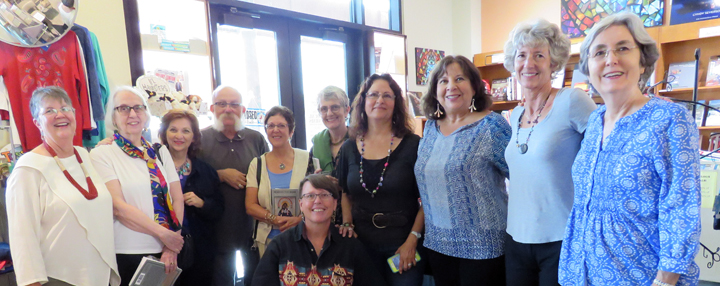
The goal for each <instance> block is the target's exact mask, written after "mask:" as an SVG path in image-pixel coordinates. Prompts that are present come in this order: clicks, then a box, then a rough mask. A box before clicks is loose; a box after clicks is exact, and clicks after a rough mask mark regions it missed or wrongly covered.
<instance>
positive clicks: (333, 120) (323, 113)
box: [318, 99, 350, 129]
mask: <svg viewBox="0 0 720 286" xmlns="http://www.w3.org/2000/svg"><path fill="white" fill-rule="evenodd" d="M349 110H350V108H348V107H343V105H342V102H340V100H337V99H330V100H322V101H320V106H319V107H318V112H319V113H320V117H321V118H322V121H323V124H325V127H327V128H328V129H335V128H338V127H340V126H341V125H345V119H346V118H347V115H348V112H349Z"/></svg>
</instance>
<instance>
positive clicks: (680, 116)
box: [559, 12, 700, 286]
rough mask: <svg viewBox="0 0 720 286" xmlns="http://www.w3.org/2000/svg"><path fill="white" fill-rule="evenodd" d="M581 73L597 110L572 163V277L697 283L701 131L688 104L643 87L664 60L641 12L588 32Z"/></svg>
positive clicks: (658, 284) (572, 281)
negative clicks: (595, 95)
mask: <svg viewBox="0 0 720 286" xmlns="http://www.w3.org/2000/svg"><path fill="white" fill-rule="evenodd" d="M580 55H581V58H580V60H581V63H580V66H581V67H582V68H581V70H580V71H581V72H583V73H585V74H586V75H588V79H589V80H590V83H591V84H592V85H593V87H595V89H596V90H597V91H598V92H599V93H600V96H601V97H602V98H603V100H604V101H605V106H602V107H600V108H598V109H597V110H595V111H594V112H593V113H592V115H591V116H590V118H589V119H588V123H587V130H586V132H585V138H584V140H583V142H582V146H581V148H580V151H579V152H578V154H577V157H576V159H575V163H574V165H573V169H572V176H573V182H574V186H575V199H574V204H573V208H572V212H571V214H570V218H569V220H568V224H567V228H566V234H565V240H564V241H563V245H562V252H561V255H560V272H559V281H560V283H561V284H562V285H654V286H668V285H697V284H698V276H699V273H700V271H699V268H698V266H697V264H695V261H694V260H695V254H696V252H697V249H698V239H699V237H700V217H699V213H700V176H699V173H700V171H699V158H698V156H699V155H698V149H699V146H698V141H699V140H698V130H697V127H696V126H695V120H693V118H692V117H691V116H690V114H689V112H688V110H687V109H685V108H684V107H682V106H680V105H677V104H674V103H671V102H667V101H665V100H661V99H658V98H647V97H646V96H644V95H643V94H642V91H641V89H640V87H641V86H642V83H643V82H644V81H645V80H647V78H648V77H649V75H650V74H651V73H652V70H653V65H654V64H655V60H657V58H658V53H657V48H656V46H655V43H654V41H652V39H651V38H650V36H649V35H648V33H647V32H646V31H645V29H644V28H643V23H642V21H641V20H640V18H639V17H638V16H636V15H635V14H632V13H629V12H623V13H618V14H614V15H611V16H608V17H607V18H605V19H603V20H602V21H600V22H599V23H598V24H596V25H595V26H594V27H593V28H592V29H591V30H590V32H589V33H588V36H587V37H586V38H585V41H584V42H583V44H582V48H581V50H580Z"/></svg>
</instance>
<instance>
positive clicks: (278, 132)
mask: <svg viewBox="0 0 720 286" xmlns="http://www.w3.org/2000/svg"><path fill="white" fill-rule="evenodd" d="M265 132H266V133H267V136H268V141H270V144H272V146H273V148H277V147H280V146H282V145H284V144H290V137H291V136H292V135H293V132H292V131H291V130H290V127H289V126H288V122H287V120H285V117H283V116H282V115H280V114H276V115H273V116H271V117H269V118H268V119H267V123H266V124H265Z"/></svg>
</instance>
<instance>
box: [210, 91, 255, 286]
mask: <svg viewBox="0 0 720 286" xmlns="http://www.w3.org/2000/svg"><path fill="white" fill-rule="evenodd" d="M212 103H213V105H212V106H210V110H211V111H212V112H213V115H214V116H215V122H214V125H213V126H212V127H208V128H206V129H203V130H202V132H201V133H202V141H201V146H202V152H201V154H200V159H202V160H204V161H205V162H207V163H208V164H210V166H212V167H213V168H215V170H217V172H218V176H219V177H220V181H222V185H221V186H220V192H221V193H222V195H223V197H224V199H225V203H224V205H225V211H224V212H223V215H222V217H221V218H220V220H219V221H218V223H217V225H216V227H215V229H216V234H217V235H216V237H217V250H218V253H217V256H216V259H215V265H214V266H213V267H214V268H215V270H214V272H215V273H214V275H213V283H212V285H218V286H231V285H233V280H234V273H235V252H236V251H237V250H241V251H242V252H243V253H244V255H243V257H244V258H246V257H247V256H248V255H247V254H246V253H247V251H248V250H249V243H250V240H251V236H252V232H253V219H252V217H250V216H249V215H248V214H247V212H246V211H245V183H246V181H245V174H247V170H248V166H249V165H250V161H252V159H253V158H255V157H257V156H260V155H262V154H263V153H265V152H267V151H268V146H267V143H266V142H265V139H264V137H263V136H262V134H260V132H257V131H255V130H251V129H247V128H244V126H243V124H242V120H241V118H242V115H243V114H244V113H245V110H246V109H245V107H244V106H243V105H242V97H241V96H240V93H239V92H238V91H237V90H236V89H234V88H232V87H227V86H220V87H218V88H217V89H215V91H214V92H213V97H212ZM244 265H246V266H247V265H248V262H245V263H244ZM248 268H250V269H252V268H253V267H245V269H248ZM247 272H249V271H247ZM251 275H252V273H245V277H246V278H249V277H250V276H251Z"/></svg>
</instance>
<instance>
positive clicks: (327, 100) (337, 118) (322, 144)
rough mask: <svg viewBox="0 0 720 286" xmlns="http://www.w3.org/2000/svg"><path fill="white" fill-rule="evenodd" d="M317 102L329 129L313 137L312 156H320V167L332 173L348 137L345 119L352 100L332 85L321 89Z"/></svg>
mask: <svg viewBox="0 0 720 286" xmlns="http://www.w3.org/2000/svg"><path fill="white" fill-rule="evenodd" d="M317 103H318V113H320V118H322V121H323V124H325V127H327V129H325V130H323V131H320V133H318V134H316V135H315V136H314V137H313V139H312V142H313V147H312V148H311V149H310V157H315V158H318V160H320V169H322V170H323V172H326V173H330V172H332V171H333V170H335V165H336V159H337V154H338V151H340V146H342V143H343V142H345V140H347V139H348V127H347V125H345V121H346V120H347V116H348V114H350V100H349V99H348V96H347V94H346V93H345V91H343V90H342V89H340V88H339V87H337V86H332V85H330V86H327V87H325V88H323V90H322V91H320V93H319V94H318V98H317Z"/></svg>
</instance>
